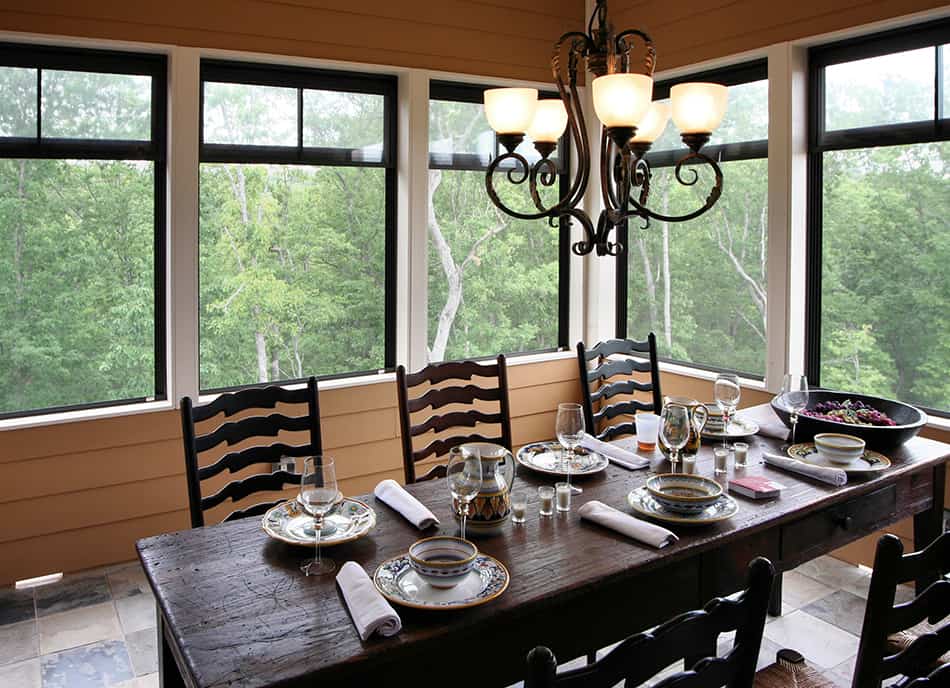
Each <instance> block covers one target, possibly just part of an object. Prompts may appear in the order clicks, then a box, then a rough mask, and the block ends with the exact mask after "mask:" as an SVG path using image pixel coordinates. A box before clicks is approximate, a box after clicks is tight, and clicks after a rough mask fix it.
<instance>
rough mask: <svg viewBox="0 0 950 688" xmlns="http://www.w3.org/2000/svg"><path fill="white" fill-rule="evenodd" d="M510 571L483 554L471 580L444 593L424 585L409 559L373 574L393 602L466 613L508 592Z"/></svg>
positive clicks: (387, 563)
mask: <svg viewBox="0 0 950 688" xmlns="http://www.w3.org/2000/svg"><path fill="white" fill-rule="evenodd" d="M509 580H510V578H509V575H508V569H506V568H505V566H504V564H502V563H501V562H500V561H498V560H497V559H494V558H493V557H490V556H488V555H487V554H479V555H478V558H477V559H476V560H475V564H474V565H473V566H472V570H471V571H470V572H469V574H468V576H466V577H465V578H463V579H462V582H461V583H459V584H458V585H456V586H455V587H454V588H449V589H448V590H441V589H439V588H433V587H432V586H431V585H429V584H428V583H426V582H424V581H423V580H422V579H421V578H419V576H418V575H417V574H416V572H415V571H413V570H412V567H411V566H410V565H409V555H408V554H403V555H402V556H399V557H395V558H394V559H389V560H388V561H384V562H383V563H382V564H380V565H379V568H377V569H376V573H374V574H373V583H374V584H375V585H376V589H377V590H379V592H380V593H381V594H382V596H383V597H385V598H386V599H387V600H389V601H390V602H395V603H396V604H401V605H402V606H404V607H413V608H415V609H447V610H452V609H466V608H468V607H475V606H478V605H480V604H485V603H486V602H490V601H491V600H493V599H495V598H496V597H498V596H499V595H501V593H503V592H504V591H505V590H506V589H507V588H508V581H509Z"/></svg>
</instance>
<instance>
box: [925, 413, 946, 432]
mask: <svg viewBox="0 0 950 688" xmlns="http://www.w3.org/2000/svg"><path fill="white" fill-rule="evenodd" d="M926 427H928V428H934V429H935V430H943V431H945V432H950V418H944V417H943V416H935V415H933V414H930V413H928V414H927V425H926Z"/></svg>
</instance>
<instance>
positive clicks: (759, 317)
mask: <svg viewBox="0 0 950 688" xmlns="http://www.w3.org/2000/svg"><path fill="white" fill-rule="evenodd" d="M683 81H712V82H716V83H722V84H726V85H728V86H729V106H728V109H727V111H726V116H725V119H724V120H723V122H722V125H721V126H720V127H719V128H718V129H717V130H716V132H715V133H714V134H713V136H712V139H711V140H710V142H709V144H707V145H706V146H705V147H704V148H703V152H704V153H705V154H706V155H708V156H710V157H711V158H713V159H715V160H717V161H719V164H720V166H721V167H722V171H723V175H724V176H725V183H724V188H723V194H722V197H721V198H720V200H719V202H718V203H717V204H716V205H715V206H714V207H713V209H712V210H710V211H709V212H708V213H706V214H705V215H702V216H701V217H699V218H697V219H695V220H691V221H689V222H684V223H679V224H675V223H667V222H658V221H651V223H650V225H649V227H647V228H643V227H642V222H640V221H639V220H635V219H631V220H630V221H629V222H628V223H627V226H626V227H621V228H620V232H619V236H620V238H621V241H622V243H623V244H624V245H625V246H626V247H627V251H626V254H625V255H623V256H621V257H620V259H619V261H618V270H617V277H618V299H617V308H618V317H617V334H618V336H620V337H627V336H629V337H631V338H633V339H645V338H646V336H647V333H649V332H655V333H656V338H657V348H658V349H659V353H660V356H661V358H663V359H665V360H667V361H672V362H676V363H684V364H686V365H689V366H692V367H697V368H706V369H711V370H730V371H737V372H739V373H741V374H742V375H743V376H745V377H749V378H754V379H760V380H761V379H763V378H764V376H765V363H766V353H765V344H766V312H767V302H768V293H767V289H766V284H767V274H766V264H767V247H768V206H767V201H768V128H769V120H768V95H769V87H768V79H767V65H766V62H765V61H764V60H763V61H757V62H754V63H747V64H743V65H738V66H735V67H731V68H729V69H725V70H718V71H716V72H707V73H702V74H691V75H688V76H684V77H682V78H678V79H676V80H674V81H665V82H659V83H657V85H656V87H655V89H654V99H655V100H664V99H668V98H669V89H670V87H671V86H673V85H675V84H676V83H679V82H683ZM685 152H686V149H685V147H684V146H683V143H682V141H680V139H679V136H678V134H677V132H676V128H675V126H674V124H673V123H672V122H670V123H669V124H667V128H666V130H665V131H664V133H663V135H662V136H661V137H660V138H658V139H657V141H656V142H655V143H654V144H653V147H652V149H651V150H650V152H649V153H648V154H647V160H648V162H649V163H650V165H651V167H652V169H653V181H652V183H651V189H652V190H651V202H650V207H652V208H655V209H656V210H657V211H658V212H661V213H663V214H667V215H678V214H682V213H684V212H687V211H689V210H692V209H693V208H695V207H698V206H700V205H702V203H703V202H704V200H705V196H706V194H708V192H709V189H710V188H711V187H712V184H713V179H712V174H711V173H710V172H709V170H708V169H706V168H705V167H704V166H695V167H690V168H688V169H687V170H686V172H685V175H686V176H689V175H690V174H691V172H690V170H692V169H696V170H697V172H698V173H699V175H700V177H699V180H698V182H697V183H696V184H695V185H694V186H683V185H681V184H679V183H678V182H677V181H676V179H675V177H674V175H673V170H674V168H673V165H675V163H676V161H677V160H679V159H680V158H681V157H682V155H683V154H684V153H685Z"/></svg>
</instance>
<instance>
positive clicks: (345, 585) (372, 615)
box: [336, 561, 402, 640]
mask: <svg viewBox="0 0 950 688" xmlns="http://www.w3.org/2000/svg"><path fill="white" fill-rule="evenodd" d="M336 584H337V585H339V586H340V591H341V592H342V593H343V600H344V601H345V602H346V608H347V609H349V610H350V616H352V617H353V624H354V625H355V626H356V631H357V632H358V633H359V634H360V638H361V639H362V640H366V639H367V638H369V637H370V636H371V635H373V633H376V632H379V634H380V635H381V636H383V637H384V638H388V637H389V636H391V635H396V634H397V633H399V631H400V629H402V620H401V619H400V618H399V614H397V613H396V610H395V609H393V608H392V606H391V605H390V604H389V602H387V601H386V598H385V597H383V596H382V595H380V594H379V590H377V589H376V586H375V585H373V581H371V580H370V579H369V576H367V575H366V571H364V570H363V567H362V566H360V565H359V564H357V563H356V562H355V561H348V562H346V563H345V564H343V566H341V567H340V572H339V573H338V574H336Z"/></svg>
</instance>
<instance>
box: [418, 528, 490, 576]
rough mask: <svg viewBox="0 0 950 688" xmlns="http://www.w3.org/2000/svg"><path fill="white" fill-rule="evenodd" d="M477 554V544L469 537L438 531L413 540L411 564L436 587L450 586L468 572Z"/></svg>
mask: <svg viewBox="0 0 950 688" xmlns="http://www.w3.org/2000/svg"><path fill="white" fill-rule="evenodd" d="M477 556H478V548H477V547H476V546H475V545H473V544H472V543H471V542H469V541H468V540H463V539H462V538H458V537H451V536H448V535H437V536H435V537H430V538H425V539H423V540H418V541H417V542H415V543H413V544H412V546H411V547H410V548H409V565H410V566H412V569H413V571H415V572H416V573H417V574H418V575H419V578H421V579H422V580H423V581H425V582H426V583H428V584H429V585H431V586H432V587H433V588H441V589H448V588H453V587H455V586H456V585H458V584H459V583H460V582H461V581H462V580H463V579H464V578H465V577H466V576H467V575H468V574H469V572H470V571H471V570H472V565H473V564H474V563H475V557H477Z"/></svg>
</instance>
